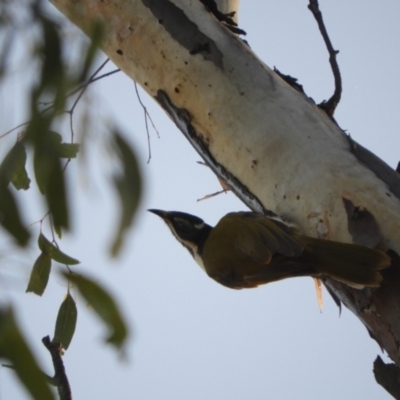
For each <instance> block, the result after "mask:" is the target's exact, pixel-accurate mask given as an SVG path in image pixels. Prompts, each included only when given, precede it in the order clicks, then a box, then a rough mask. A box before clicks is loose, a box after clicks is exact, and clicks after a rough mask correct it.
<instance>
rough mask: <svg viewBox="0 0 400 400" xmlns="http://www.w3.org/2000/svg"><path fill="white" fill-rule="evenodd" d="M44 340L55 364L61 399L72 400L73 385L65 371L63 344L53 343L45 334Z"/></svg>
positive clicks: (55, 378) (55, 379)
mask: <svg viewBox="0 0 400 400" xmlns="http://www.w3.org/2000/svg"><path fill="white" fill-rule="evenodd" d="M42 342H43V344H44V346H45V347H46V349H47V350H48V351H49V352H50V354H51V359H52V360H53V366H54V377H53V380H54V382H55V384H56V386H57V391H58V395H59V397H60V400H72V393H71V387H70V385H69V382H68V377H67V374H66V372H65V368H64V363H63V360H62V358H61V345H60V343H53V342H51V341H50V337H49V336H45V337H44V338H43V339H42Z"/></svg>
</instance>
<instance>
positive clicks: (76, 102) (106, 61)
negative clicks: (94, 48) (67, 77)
mask: <svg viewBox="0 0 400 400" xmlns="http://www.w3.org/2000/svg"><path fill="white" fill-rule="evenodd" d="M109 61H110V59H109V58H107V60H105V61H104V62H103V64H101V65H100V67H99V68H97V69H96V71H94V73H93V74H92V75H91V76H90V78H89V80H88V81H87V82H86V83H85V84H84V85H83V87H82V89H81V91H80V93H79V95H78V97H77V98H76V99H75V101H74V103H73V104H72V107H71V108H70V110H69V111H68V113H69V124H70V129H71V143H74V136H75V135H74V124H73V117H72V115H73V113H74V110H75V107H76V106H77V104H78V103H79V100H80V99H81V98H82V96H83V94H84V93H85V92H86V89H87V88H88V86H89V85H90V83H91V79H93V78H94V77H95V76H96V75H97V74H98V73H99V72H100V71H101V70H102V69H103V68H104V67H105V66H106V64H107V63H108V62H109Z"/></svg>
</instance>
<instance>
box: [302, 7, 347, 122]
mask: <svg viewBox="0 0 400 400" xmlns="http://www.w3.org/2000/svg"><path fill="white" fill-rule="evenodd" d="M308 9H309V10H310V11H311V12H312V14H313V15H314V18H315V20H316V21H317V23H318V27H319V30H320V32H321V35H322V37H323V39H324V42H325V45H326V48H327V49H328V52H329V63H330V64H331V68H332V72H333V77H334V79H335V91H334V92H333V95H332V97H331V98H330V99H329V100H328V101H323V102H322V103H321V104H319V105H318V106H319V107H320V108H322V109H323V110H324V111H325V112H326V113H327V114H328V115H329V116H330V117H333V114H334V112H335V110H336V107H337V105H338V104H339V101H340V98H341V96H342V77H341V76H340V70H339V65H338V63H337V61H336V56H337V54H338V53H339V51H338V50H335V49H334V48H333V46H332V43H331V40H330V39H329V35H328V32H327V30H326V28H325V24H324V20H323V19H322V13H321V11H320V9H319V4H318V0H310V4H309V5H308Z"/></svg>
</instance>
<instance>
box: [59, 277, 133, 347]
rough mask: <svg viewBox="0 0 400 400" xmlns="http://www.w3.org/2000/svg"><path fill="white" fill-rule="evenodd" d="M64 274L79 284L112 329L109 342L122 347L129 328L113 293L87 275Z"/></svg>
mask: <svg viewBox="0 0 400 400" xmlns="http://www.w3.org/2000/svg"><path fill="white" fill-rule="evenodd" d="M63 275H64V277H65V278H66V279H68V280H69V281H70V282H72V283H74V284H75V285H76V286H77V288H78V290H79V292H80V293H81V295H82V296H83V297H84V298H85V300H86V301H87V302H88V303H89V305H90V306H91V307H92V308H93V310H94V311H95V312H96V313H97V315H98V316H99V317H100V318H101V320H102V321H103V322H104V323H105V324H106V325H107V327H108V329H109V331H110V334H109V336H108V337H107V339H106V340H107V342H109V343H111V344H113V345H114V346H116V347H117V348H121V347H122V345H123V344H124V343H125V340H126V338H127V335H128V328H127V326H126V324H125V322H124V320H123V318H122V316H121V313H120V311H119V309H118V307H117V305H116V304H115V301H114V300H113V298H112V297H111V295H110V294H109V293H107V292H106V290H105V289H103V288H102V287H101V286H100V285H99V284H98V283H96V282H94V281H93V280H91V279H89V278H87V277H84V276H82V275H75V274H68V273H63Z"/></svg>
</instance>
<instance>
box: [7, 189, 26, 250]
mask: <svg viewBox="0 0 400 400" xmlns="http://www.w3.org/2000/svg"><path fill="white" fill-rule="evenodd" d="M0 224H1V225H2V226H3V228H4V229H6V230H7V231H8V232H9V233H10V234H11V235H12V236H13V237H14V239H15V240H16V241H17V243H18V244H19V245H20V246H25V245H26V244H27V243H28V240H29V237H30V234H29V232H28V231H27V230H26V229H25V227H24V225H23V223H22V220H21V214H20V211H19V208H18V205H17V203H16V201H15V199H14V196H13V194H12V192H11V190H10V189H9V187H8V186H6V185H3V184H0Z"/></svg>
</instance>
